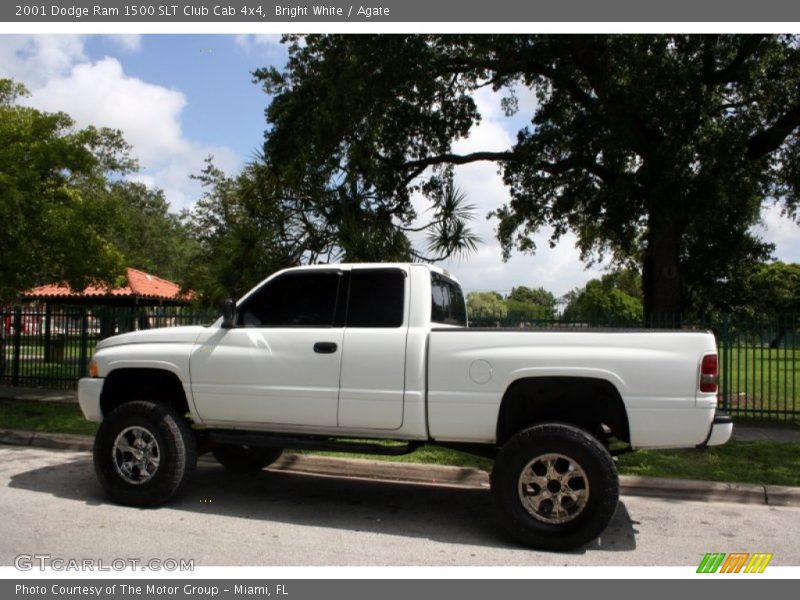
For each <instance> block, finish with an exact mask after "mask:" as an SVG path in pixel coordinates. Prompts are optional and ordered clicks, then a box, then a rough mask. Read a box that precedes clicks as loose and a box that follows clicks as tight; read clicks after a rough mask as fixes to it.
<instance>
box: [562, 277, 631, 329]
mask: <svg viewBox="0 0 800 600" xmlns="http://www.w3.org/2000/svg"><path fill="white" fill-rule="evenodd" d="M640 282H641V278H640V277H639V274H638V273H636V272H635V271H632V270H624V271H614V272H612V273H608V274H606V275H603V276H602V277H601V278H600V279H592V280H591V281H589V282H588V283H587V284H586V286H585V287H583V288H579V289H577V290H573V291H572V292H570V293H569V294H567V296H566V299H567V306H566V308H565V309H564V318H565V319H566V320H570V321H587V322H590V323H611V324H625V323H640V322H641V321H642V318H643V316H644V309H643V306H642V293H641V283H640Z"/></svg>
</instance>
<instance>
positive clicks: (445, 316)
mask: <svg viewBox="0 0 800 600" xmlns="http://www.w3.org/2000/svg"><path fill="white" fill-rule="evenodd" d="M431 322H433V323H439V324H441V325H456V326H459V327H466V326H467V304H466V302H464V293H463V292H462V291H461V286H460V285H458V284H457V283H456V282H455V281H453V280H452V279H450V278H449V277H446V276H445V275H442V274H440V273H435V272H431Z"/></svg>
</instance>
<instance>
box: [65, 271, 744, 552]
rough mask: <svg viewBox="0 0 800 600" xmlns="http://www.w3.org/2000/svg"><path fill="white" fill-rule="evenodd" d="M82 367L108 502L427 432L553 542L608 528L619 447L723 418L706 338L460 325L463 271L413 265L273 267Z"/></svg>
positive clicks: (524, 536) (708, 426) (692, 435)
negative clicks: (203, 461) (206, 468)
mask: <svg viewBox="0 0 800 600" xmlns="http://www.w3.org/2000/svg"><path fill="white" fill-rule="evenodd" d="M89 370H90V375H91V376H90V377H87V378H84V379H81V380H80V384H79V398H80V405H81V409H82V410H83V413H84V415H85V416H86V418H87V419H89V420H92V421H101V422H102V424H101V426H100V429H99V431H98V433H97V437H96V440H95V446H94V461H95V470H96V472H97V476H98V478H99V480H100V482H101V484H102V485H103V487H104V488H105V490H106V491H107V493H108V494H109V495H110V497H111V498H112V499H113V500H115V501H117V502H121V503H123V504H128V505H134V506H146V505H154V504H159V503H162V502H165V501H167V500H168V499H169V498H171V497H172V496H173V495H175V494H176V493H177V492H178V491H179V490H180V489H181V488H182V487H183V486H184V484H185V483H186V481H187V480H188V479H189V477H190V476H191V474H192V472H193V471H194V468H195V463H196V460H197V455H198V453H199V452H203V451H211V452H212V453H213V454H214V456H215V457H216V458H217V459H218V460H219V462H220V463H222V464H223V465H224V466H226V467H228V468H230V469H233V470H239V471H248V470H253V471H257V470H260V469H262V468H264V467H266V466H267V465H269V464H270V463H272V462H274V461H275V460H276V459H277V458H278V457H279V456H280V454H281V451H282V449H283V448H319V449H325V450H341V451H356V452H361V453H364V452H373V453H382V454H399V453H404V452H411V451H413V450H414V449H415V448H416V447H417V446H418V445H419V444H421V443H434V444H439V445H443V446H448V447H453V448H458V449H461V450H465V451H468V452H473V453H476V454H481V455H484V456H489V457H492V458H494V459H495V463H494V469H493V471H492V474H491V487H492V494H493V496H494V498H495V500H496V503H497V505H498V507H499V514H500V515H501V519H502V520H503V522H504V524H505V525H506V526H507V528H508V529H509V531H510V532H511V533H512V534H513V535H514V536H516V538H517V539H519V540H520V541H522V542H523V543H525V544H527V545H530V546H533V547H538V548H546V549H553V550H563V549H569V548H574V547H577V546H580V545H582V544H585V543H586V542H589V541H591V540H593V539H594V538H596V537H597V536H598V535H600V534H601V533H602V532H603V530H604V529H605V527H606V526H607V524H608V522H609V521H610V519H611V517H612V516H613V514H614V511H615V509H616V506H617V500H618V479H617V473H616V468H615V464H614V460H613V458H612V453H614V452H619V451H625V450H632V449H638V448H681V447H696V446H706V445H717V444H723V443H725V442H726V441H727V440H728V438H729V437H730V435H731V431H732V427H733V425H732V422H731V419H730V418H729V417H727V416H726V415H722V414H719V413H717V412H716V406H717V354H716V346H715V340H714V336H713V335H712V334H711V333H707V332H690V331H683V332H668V331H659V330H641V331H602V330H590V329H585V328H570V329H566V328H552V329H522V328H519V329H513V330H509V329H477V328H469V327H467V315H466V306H465V303H464V297H463V294H462V291H461V288H460V286H459V284H458V282H457V281H456V280H455V279H453V278H452V277H451V276H450V275H449V274H448V273H447V272H446V271H444V270H442V269H439V268H437V267H434V266H429V265H421V264H352V265H346V264H342V265H326V266H321V265H320V266H309V267H299V268H295V269H289V270H285V271H281V272H279V273H275V274H274V275H272V276H271V277H269V278H268V279H267V280H265V281H264V282H263V283H261V284H260V285H258V286H257V287H256V288H254V289H253V290H252V291H250V292H249V293H248V294H247V295H245V296H244V297H243V298H242V299H241V300H239V301H238V302H237V303H234V302H233V301H228V302H227V303H226V305H225V308H224V310H223V316H222V317H221V318H220V319H219V320H218V321H217V322H216V323H214V324H213V325H211V326H207V327H202V326H192V327H174V328H166V329H155V330H150V331H139V332H134V333H126V334H123V335H118V336H114V337H111V338H108V339H106V340H103V341H101V342H100V343H99V344H98V345H97V350H96V352H95V354H94V356H93V358H92V361H91V363H90V369H89ZM387 441H393V442H392V443H387ZM612 448H613V451H612Z"/></svg>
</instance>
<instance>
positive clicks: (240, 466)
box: [211, 444, 283, 473]
mask: <svg viewBox="0 0 800 600" xmlns="http://www.w3.org/2000/svg"><path fill="white" fill-rule="evenodd" d="M211 454H213V455H214V458H216V459H217V460H218V461H219V464H221V465H222V466H223V467H225V468H226V469H228V470H230V471H235V472H237V473H255V472H258V471H260V470H261V469H263V468H264V467H268V466H269V465H271V464H272V463H274V462H275V461H276V460H278V459H279V458H280V456H281V454H283V448H267V447H260V446H237V445H235V444H218V445H216V446H214V447H213V448H212V449H211Z"/></svg>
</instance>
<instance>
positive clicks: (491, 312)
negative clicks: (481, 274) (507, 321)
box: [467, 292, 508, 319]
mask: <svg viewBox="0 0 800 600" xmlns="http://www.w3.org/2000/svg"><path fill="white" fill-rule="evenodd" d="M467 316H468V317H469V318H470V319H473V318H478V317H485V316H491V317H497V318H505V317H506V316H508V307H507V306H506V303H505V302H504V301H503V296H502V295H500V294H498V293H497V292H470V293H469V294H467Z"/></svg>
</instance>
